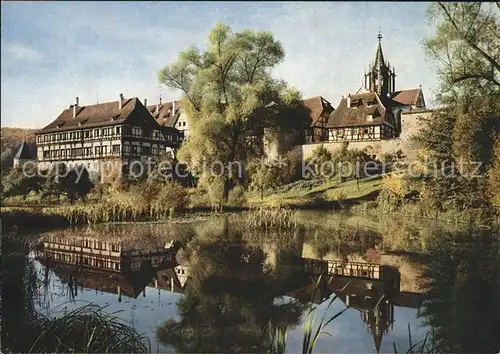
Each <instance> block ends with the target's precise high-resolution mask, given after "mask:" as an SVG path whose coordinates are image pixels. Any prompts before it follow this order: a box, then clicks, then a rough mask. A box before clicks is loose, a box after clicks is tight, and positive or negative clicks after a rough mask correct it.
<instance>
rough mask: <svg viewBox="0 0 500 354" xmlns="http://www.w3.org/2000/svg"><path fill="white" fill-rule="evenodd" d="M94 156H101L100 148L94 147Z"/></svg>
mask: <svg viewBox="0 0 500 354" xmlns="http://www.w3.org/2000/svg"><path fill="white" fill-rule="evenodd" d="M95 155H96V156H101V147H100V146H96V147H95Z"/></svg>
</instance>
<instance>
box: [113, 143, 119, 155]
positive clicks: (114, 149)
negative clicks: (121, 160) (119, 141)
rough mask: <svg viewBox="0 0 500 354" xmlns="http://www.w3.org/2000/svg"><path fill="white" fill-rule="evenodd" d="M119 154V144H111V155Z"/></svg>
mask: <svg viewBox="0 0 500 354" xmlns="http://www.w3.org/2000/svg"><path fill="white" fill-rule="evenodd" d="M119 154H120V145H113V155H119Z"/></svg>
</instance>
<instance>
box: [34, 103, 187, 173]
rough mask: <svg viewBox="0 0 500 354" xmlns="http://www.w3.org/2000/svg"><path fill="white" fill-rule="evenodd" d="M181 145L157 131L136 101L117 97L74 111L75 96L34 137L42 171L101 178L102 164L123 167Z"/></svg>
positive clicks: (172, 134)
mask: <svg viewBox="0 0 500 354" xmlns="http://www.w3.org/2000/svg"><path fill="white" fill-rule="evenodd" d="M181 140H182V134H181V133H179V132H178V131H177V130H176V129H175V128H171V127H168V128H162V127H161V126H160V125H159V124H158V123H157V121H156V120H155V119H154V118H153V116H152V115H151V113H150V112H149V111H148V110H147V108H146V107H145V106H144V105H143V104H142V103H141V101H140V100H139V99H138V98H124V97H123V95H120V99H119V100H118V101H113V102H106V103H100V104H95V105H88V106H80V105H79V101H78V97H77V99H76V103H75V104H74V105H71V106H70V107H69V108H67V109H65V110H63V111H62V112H61V114H60V115H59V116H58V117H57V118H56V119H55V120H54V121H53V122H51V123H50V124H48V125H47V126H46V127H44V128H43V129H41V130H40V131H38V132H37V133H36V145H37V160H38V163H39V166H40V167H41V168H42V169H43V168H49V167H50V166H51V165H54V164H56V163H64V164H66V165H67V166H68V167H70V168H71V167H74V166H83V167H85V168H87V169H88V171H89V173H90V174H91V176H92V175H97V176H101V172H102V165H103V164H102V162H103V161H114V162H115V163H116V164H117V165H121V166H123V165H124V163H125V162H127V163H131V162H132V161H137V160H142V159H144V158H145V157H150V156H157V155H160V154H162V153H164V152H165V151H168V150H169V149H174V148H177V147H178V146H179V144H180V142H181ZM97 178H98V177H97Z"/></svg>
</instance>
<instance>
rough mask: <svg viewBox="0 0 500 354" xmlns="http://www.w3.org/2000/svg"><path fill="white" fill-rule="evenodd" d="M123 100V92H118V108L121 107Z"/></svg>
mask: <svg viewBox="0 0 500 354" xmlns="http://www.w3.org/2000/svg"><path fill="white" fill-rule="evenodd" d="M123 100H124V97H123V93H120V99H119V100H118V109H122V104H123Z"/></svg>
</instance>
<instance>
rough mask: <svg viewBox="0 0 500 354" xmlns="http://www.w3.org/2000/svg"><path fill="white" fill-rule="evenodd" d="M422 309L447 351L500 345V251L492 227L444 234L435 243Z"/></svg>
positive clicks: (492, 349) (484, 349)
mask: <svg viewBox="0 0 500 354" xmlns="http://www.w3.org/2000/svg"><path fill="white" fill-rule="evenodd" d="M430 256H431V261H430V264H429V268H428V274H427V276H428V277H429V278H430V279H431V281H430V284H429V289H428V292H427V299H426V301H425V302H424V304H423V309H422V311H421V315H422V316H424V317H425V322H426V323H427V324H428V325H430V326H431V327H432V329H433V331H434V336H435V340H436V341H437V344H438V345H439V347H440V349H441V350H442V351H444V352H476V353H477V352H481V353H483V352H495V353H496V352H498V350H499V349H500V337H499V336H498V334H499V333H500V276H499V271H500V267H499V262H500V252H499V247H498V240H495V239H494V236H492V234H491V232H489V233H488V232H480V233H477V234H474V235H472V234H470V233H459V234H454V235H442V237H441V238H440V239H439V240H438V241H437V243H436V244H434V245H433V246H432V247H431V249H430Z"/></svg>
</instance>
